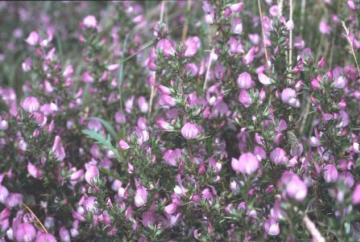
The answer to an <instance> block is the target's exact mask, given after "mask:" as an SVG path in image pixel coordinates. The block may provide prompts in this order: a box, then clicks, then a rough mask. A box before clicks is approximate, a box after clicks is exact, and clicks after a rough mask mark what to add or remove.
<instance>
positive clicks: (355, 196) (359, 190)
mask: <svg viewBox="0 0 360 242" xmlns="http://www.w3.org/2000/svg"><path fill="white" fill-rule="evenodd" d="M352 203H353V204H354V205H357V204H359V203H360V184H357V185H356V187H355V189H354V191H353V193H352Z"/></svg>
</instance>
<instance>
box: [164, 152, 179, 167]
mask: <svg viewBox="0 0 360 242" xmlns="http://www.w3.org/2000/svg"><path fill="white" fill-rule="evenodd" d="M181 157H182V153H181V149H174V150H172V149H169V150H167V151H165V153H164V155H163V159H164V161H165V163H166V164H168V165H171V166H176V165H177V162H178V161H179V160H180V158H181Z"/></svg>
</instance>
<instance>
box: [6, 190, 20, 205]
mask: <svg viewBox="0 0 360 242" xmlns="http://www.w3.org/2000/svg"><path fill="white" fill-rule="evenodd" d="M22 202H23V195H21V194H20V193H10V195H9V196H8V197H7V198H6V201H5V204H6V206H7V207H9V208H13V207H16V206H18V205H20V204H22Z"/></svg>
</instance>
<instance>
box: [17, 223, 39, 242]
mask: <svg viewBox="0 0 360 242" xmlns="http://www.w3.org/2000/svg"><path fill="white" fill-rule="evenodd" d="M14 235H15V239H16V241H18V242H30V241H33V240H34V239H35V236H36V230H35V228H34V226H33V225H31V224H28V223H21V224H17V225H16V226H15V231H14Z"/></svg>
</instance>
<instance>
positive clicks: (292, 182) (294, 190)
mask: <svg viewBox="0 0 360 242" xmlns="http://www.w3.org/2000/svg"><path fill="white" fill-rule="evenodd" d="M281 181H282V183H283V184H284V185H285V191H286V194H287V195H288V196H289V197H290V198H293V199H295V200H297V201H303V200H304V199H305V197H306V195H307V187H306V184H305V182H304V181H302V180H301V179H300V177H299V176H298V175H296V174H295V173H292V172H284V174H283V175H282V177H281Z"/></svg>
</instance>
